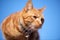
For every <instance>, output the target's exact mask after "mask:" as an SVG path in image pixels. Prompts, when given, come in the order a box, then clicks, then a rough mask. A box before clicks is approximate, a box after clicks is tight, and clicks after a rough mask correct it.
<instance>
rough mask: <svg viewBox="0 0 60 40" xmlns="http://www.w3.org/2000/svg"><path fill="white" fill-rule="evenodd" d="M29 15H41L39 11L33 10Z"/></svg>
mask: <svg viewBox="0 0 60 40" xmlns="http://www.w3.org/2000/svg"><path fill="white" fill-rule="evenodd" d="M27 13H28V14H31V15H36V16H39V15H40V12H39V11H38V10H37V9H31V10H29V11H28V12H27Z"/></svg>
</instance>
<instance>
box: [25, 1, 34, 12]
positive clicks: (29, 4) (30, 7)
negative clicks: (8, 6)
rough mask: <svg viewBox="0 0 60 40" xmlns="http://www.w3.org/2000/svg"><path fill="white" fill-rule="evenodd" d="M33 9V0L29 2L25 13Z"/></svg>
mask: <svg viewBox="0 0 60 40" xmlns="http://www.w3.org/2000/svg"><path fill="white" fill-rule="evenodd" d="M32 8H33V4H32V0H28V2H27V4H26V6H25V8H24V9H25V11H28V10H30V9H32Z"/></svg>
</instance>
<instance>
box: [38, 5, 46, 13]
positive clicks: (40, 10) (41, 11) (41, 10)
mask: <svg viewBox="0 0 60 40" xmlns="http://www.w3.org/2000/svg"><path fill="white" fill-rule="evenodd" d="M45 9H46V6H44V7H43V8H41V9H38V10H39V12H40V13H43V11H44V10H45Z"/></svg>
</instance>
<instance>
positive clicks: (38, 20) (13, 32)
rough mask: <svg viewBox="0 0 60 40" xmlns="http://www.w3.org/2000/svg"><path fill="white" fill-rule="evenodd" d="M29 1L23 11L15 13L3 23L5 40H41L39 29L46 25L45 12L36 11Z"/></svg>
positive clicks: (42, 9)
mask: <svg viewBox="0 0 60 40" xmlns="http://www.w3.org/2000/svg"><path fill="white" fill-rule="evenodd" d="M31 1H32V0H28V2H27V4H26V6H25V7H24V8H23V10H22V11H18V12H15V13H13V14H11V15H10V16H8V17H7V18H5V19H4V21H3V22H2V32H3V35H4V37H5V40H39V33H38V29H40V28H41V27H42V25H43V23H44V16H43V11H44V10H45V7H43V8H41V9H35V8H34V7H33V4H32V2H31Z"/></svg>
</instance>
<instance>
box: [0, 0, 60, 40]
mask: <svg viewBox="0 0 60 40" xmlns="http://www.w3.org/2000/svg"><path fill="white" fill-rule="evenodd" d="M27 1H28V0H0V24H1V23H2V21H3V20H4V18H5V17H7V16H8V15H10V14H12V13H14V12H16V11H21V10H22V9H23V8H24V6H25V5H26V3H27ZM32 2H33V5H34V7H35V8H37V9H39V8H42V7H43V6H46V10H45V11H44V13H43V14H44V17H45V22H44V24H43V26H42V28H41V29H39V31H38V32H39V35H40V39H41V40H60V0H32ZM0 40H3V35H2V31H1V30H0Z"/></svg>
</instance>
